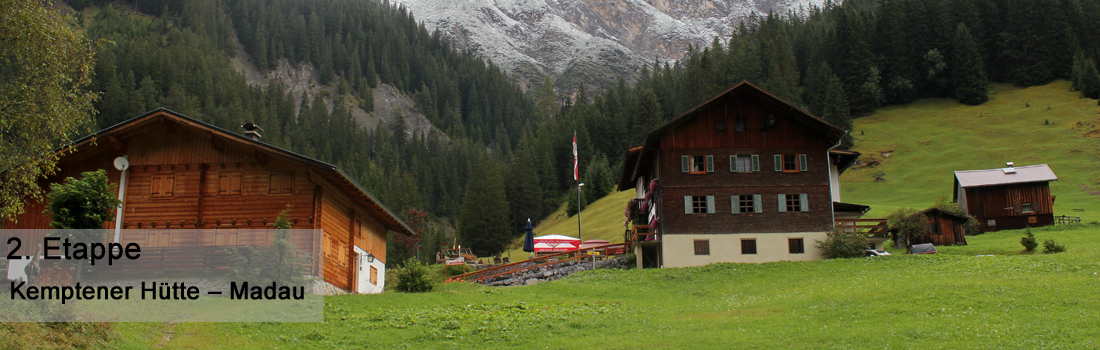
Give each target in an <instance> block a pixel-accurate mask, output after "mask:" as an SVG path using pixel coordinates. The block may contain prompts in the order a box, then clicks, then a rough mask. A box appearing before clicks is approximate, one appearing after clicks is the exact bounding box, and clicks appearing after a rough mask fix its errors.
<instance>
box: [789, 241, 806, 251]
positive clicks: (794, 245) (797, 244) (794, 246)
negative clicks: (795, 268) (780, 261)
mask: <svg viewBox="0 0 1100 350" xmlns="http://www.w3.org/2000/svg"><path fill="white" fill-rule="evenodd" d="M787 245H788V246H790V248H789V250H790V252H791V254H805V253H806V245H805V244H804V242H803V241H802V238H788V239H787Z"/></svg>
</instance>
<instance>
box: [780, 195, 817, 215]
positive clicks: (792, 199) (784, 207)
mask: <svg viewBox="0 0 1100 350" xmlns="http://www.w3.org/2000/svg"><path fill="white" fill-rule="evenodd" d="M778 200H779V212H781V213H782V212H796V211H810V205H809V203H808V202H807V195H806V194H805V193H797V194H781V195H779V197H778Z"/></svg>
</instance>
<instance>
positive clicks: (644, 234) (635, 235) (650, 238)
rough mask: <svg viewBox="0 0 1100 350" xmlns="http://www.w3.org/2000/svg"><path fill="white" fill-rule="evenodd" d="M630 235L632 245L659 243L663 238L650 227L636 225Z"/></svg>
mask: <svg viewBox="0 0 1100 350" xmlns="http://www.w3.org/2000/svg"><path fill="white" fill-rule="evenodd" d="M629 235H630V241H629V242H630V244H631V245H633V244H634V243H639V242H659V241H660V239H661V236H660V235H658V234H657V230H656V229H655V228H652V227H650V226H649V225H634V228H633V229H632V230H630V233H629Z"/></svg>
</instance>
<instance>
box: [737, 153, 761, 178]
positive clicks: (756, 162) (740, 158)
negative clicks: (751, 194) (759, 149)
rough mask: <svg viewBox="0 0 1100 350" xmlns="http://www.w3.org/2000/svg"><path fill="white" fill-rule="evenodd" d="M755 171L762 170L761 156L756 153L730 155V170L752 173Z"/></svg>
mask: <svg viewBox="0 0 1100 350" xmlns="http://www.w3.org/2000/svg"><path fill="white" fill-rule="evenodd" d="M754 171H760V156H758V155H755V154H736V155H732V156H730V172H737V173H750V172H754Z"/></svg>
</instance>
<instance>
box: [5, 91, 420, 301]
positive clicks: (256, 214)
mask: <svg viewBox="0 0 1100 350" xmlns="http://www.w3.org/2000/svg"><path fill="white" fill-rule="evenodd" d="M72 148H73V149H74V150H75V152H73V153H65V154H64V155H63V156H62V157H61V158H60V160H59V163H58V165H59V167H60V169H61V170H60V172H59V173H58V174H56V175H55V176H52V177H50V178H48V179H46V180H45V181H43V183H42V185H43V186H44V187H48V185H49V184H50V183H53V182H58V181H61V180H62V179H64V178H65V177H75V176H79V175H80V173H81V172H85V171H93V170H99V169H106V170H107V174H108V178H109V179H110V180H111V182H113V183H115V184H122V186H121V188H120V192H119V194H120V197H121V198H122V199H123V203H122V213H121V215H120V218H121V220H120V221H119V224H118V228H119V230H118V231H117V232H118V233H117V234H116V236H115V237H114V238H113V239H111V238H109V237H108V239H110V240H112V241H120V242H123V243H124V244H125V243H128V242H136V243H138V244H140V245H141V247H142V248H143V250H145V251H148V252H149V253H147V254H161V256H169V257H170V256H172V255H173V254H175V255H180V254H194V253H195V252H202V253H203V254H215V255H217V254H224V249H219V248H226V247H235V246H243V245H256V246H266V245H268V244H270V243H271V240H272V235H271V231H270V230H269V229H270V228H271V227H272V224H273V222H274V221H275V218H276V217H277V216H278V214H279V212H280V211H282V210H283V209H284V208H285V207H286V206H287V204H290V205H292V209H291V212H290V216H291V223H292V229H295V230H294V231H292V232H293V234H292V236H291V241H292V242H293V243H294V245H295V247H296V248H297V249H298V250H299V251H301V252H303V253H307V254H309V255H310V256H311V257H312V258H313V259H315V261H314V264H313V265H314V266H319V267H323V268H322V269H323V272H322V271H316V269H317V268H315V271H313V273H314V275H323V276H324V280H325V281H326V282H328V283H329V284H331V285H333V286H335V287H337V288H340V289H343V290H347V291H352V292H358V293H380V292H382V288H383V286H384V284H385V269H386V265H385V263H386V232H387V230H392V231H395V232H397V233H401V234H409V233H411V230H410V229H409V227H408V226H407V225H405V223H403V222H402V221H401V220H400V219H398V218H397V217H396V216H395V215H394V214H393V213H392V212H390V211H389V209H387V208H386V207H385V206H384V205H382V203H380V202H379V201H378V200H376V199H375V198H374V197H372V196H371V195H370V194H369V193H367V192H366V191H365V190H364V189H363V188H362V187H360V186H359V185H358V184H356V182H355V181H353V180H351V179H350V178H349V177H348V176H347V175H346V174H344V173H343V172H342V171H341V170H340V169H338V168H337V167H335V166H333V165H330V164H326V163H324V162H320V161H317V160H314V159H310V158H308V157H305V156H302V155H298V154H295V153H292V152H290V151H287V150H284V149H280V148H277V147H274V146H271V145H268V144H265V143H263V142H259V141H258V140H254V139H252V138H249V137H245V136H243V135H241V134H238V133H234V132H230V131H227V130H224V129H221V128H218V127H215V126H213V125H210V124H206V123H203V122H201V121H198V120H195V119H191V118H189V117H186V116H183V115H180V114H178V113H175V112H172V111H169V110H166V109H158V110H155V111H152V112H149V113H147V114H145V115H142V116H139V117H136V118H133V119H130V120H128V121H125V122H123V123H120V124H118V125H115V126H112V127H110V128H107V129H104V130H102V131H100V132H98V133H96V134H94V135H90V136H87V137H84V138H82V139H80V140H77V141H76V142H74V144H73V145H72ZM119 157H124V158H125V159H127V160H128V163H129V168H128V169H125V170H124V171H120V170H116V168H115V166H113V164H112V163H113V162H114V161H116V159H117V158H119ZM44 208H45V205H44V203H40V202H36V203H28V204H27V207H26V212H25V213H23V214H22V215H20V216H19V217H18V218H17V220H16V221H14V222H12V221H5V222H3V227H4V228H5V229H45V228H48V223H49V220H50V219H49V218H48V217H44V216H43V214H42V212H43V209H44ZM115 227H116V226H115V224H108V225H106V226H105V228H110V229H112V232H116V231H114V230H113V229H114V228H115ZM138 229H140V230H138ZM195 229H201V230H195ZM197 247H205V249H198V250H196V249H197ZM143 259H145V260H150V259H152V258H143ZM211 259H213V257H212V258H211ZM215 260H216V259H215ZM222 261H226V260H225V259H222ZM209 267H210V266H207V268H209ZM214 268H217V266H214ZM222 268H224V266H222Z"/></svg>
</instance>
